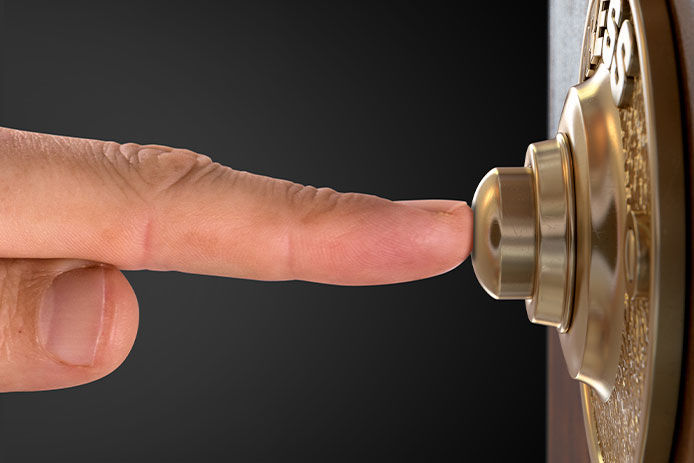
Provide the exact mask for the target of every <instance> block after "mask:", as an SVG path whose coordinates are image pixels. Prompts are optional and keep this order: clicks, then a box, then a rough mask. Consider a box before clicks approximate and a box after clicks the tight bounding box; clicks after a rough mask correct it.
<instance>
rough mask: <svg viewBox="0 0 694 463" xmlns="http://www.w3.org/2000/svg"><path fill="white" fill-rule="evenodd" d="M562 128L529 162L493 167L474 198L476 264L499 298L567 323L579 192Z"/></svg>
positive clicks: (535, 318)
mask: <svg viewBox="0 0 694 463" xmlns="http://www.w3.org/2000/svg"><path fill="white" fill-rule="evenodd" d="M571 171H572V169H571V160H570V155H569V148H568V146H567V144H566V140H565V138H564V136H563V135H559V136H557V137H556V138H555V139H553V140H546V141H543V142H539V143H534V144H532V145H530V146H529V147H528V150H527V153H526V159H525V167H503V168H496V169H492V170H491V171H490V172H489V173H488V174H487V175H486V176H485V177H484V178H483V179H482V181H481V182H480V184H479V186H478V187H477V191H476V192H475V197H474V199H473V200H472V207H473V210H474V214H475V219H474V223H475V231H474V237H473V240H474V243H475V246H474V248H473V255H472V265H473V267H474V269H475V273H476V275H477V279H478V280H479V281H480V283H481V285H482V287H483V288H484V289H485V290H486V291H487V293H489V294H490V295H491V296H492V297H494V298H496V299H525V300H526V309H527V312H528V318H529V319H530V320H531V321H532V322H534V323H540V324H543V325H548V326H555V327H557V328H559V329H560V330H561V331H566V330H567V329H568V325H569V320H570V314H571V311H570V305H571V298H572V292H573V269H574V262H573V260H574V258H573V256H574V249H573V243H574V200H573V178H572V174H571Z"/></svg>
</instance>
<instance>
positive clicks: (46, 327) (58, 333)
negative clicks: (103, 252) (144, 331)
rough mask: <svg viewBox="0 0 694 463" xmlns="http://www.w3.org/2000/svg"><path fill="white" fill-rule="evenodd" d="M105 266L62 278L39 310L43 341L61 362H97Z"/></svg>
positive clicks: (66, 273) (40, 330) (57, 279)
mask: <svg viewBox="0 0 694 463" xmlns="http://www.w3.org/2000/svg"><path fill="white" fill-rule="evenodd" d="M104 298H105V278H104V269H103V268H102V267H91V268H80V269H75V270H70V271H69V272H65V273H63V274H61V275H58V276H57V277H56V278H55V279H54V280H53V282H52V283H51V286H50V287H49V288H48V289H47V290H46V292H45V293H44V296H43V301H42V303H41V307H40V309H39V322H38V323H39V327H38V328H39V340H40V341H41V344H42V345H43V347H44V348H45V349H46V350H47V351H48V352H50V353H51V354H53V355H54V356H55V357H57V359H58V360H60V361H61V362H64V363H67V364H70V365H82V366H89V365H92V364H93V363H94V355H95V354H96V346H97V343H98V341H99V336H100V334H101V326H102V320H103V313H104V305H105V301H104Z"/></svg>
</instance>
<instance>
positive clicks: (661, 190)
mask: <svg viewBox="0 0 694 463" xmlns="http://www.w3.org/2000/svg"><path fill="white" fill-rule="evenodd" d="M615 11H616V14H615ZM604 12H607V14H604ZM589 13H590V14H589V16H588V21H587V26H588V29H587V34H586V36H584V41H583V52H582V63H581V75H582V76H583V77H586V76H588V75H590V74H591V69H590V68H591V67H592V66H594V65H595V63H598V64H599V63H600V61H601V59H602V58H604V56H603V57H598V58H597V59H595V60H594V59H593V58H594V56H591V53H592V46H591V44H593V43H596V38H597V37H598V36H599V35H601V34H605V32H606V28H605V21H606V20H607V26H610V23H609V21H610V18H612V21H615V18H617V22H616V26H617V27H616V28H615V23H614V22H613V23H612V30H611V32H610V33H611V34H612V38H613V39H614V38H616V34H617V32H618V33H619V35H620V40H619V41H618V42H617V47H618V48H619V46H620V44H622V45H623V44H626V45H627V46H633V45H636V46H637V48H638V50H635V49H632V50H631V51H630V50H625V49H620V50H619V52H620V53H621V56H618V55H615V57H616V58H620V59H622V60H623V62H622V63H617V64H620V65H622V68H621V71H624V69H625V68H624V64H625V62H626V61H628V60H629V59H633V58H634V56H636V55H635V54H634V53H636V52H638V59H639V63H638V66H634V67H633V68H632V70H633V71H634V72H633V74H634V75H633V76H632V78H631V80H630V81H629V82H626V83H627V84H628V85H626V86H623V87H622V88H619V86H617V90H618V91H615V85H614V81H613V82H612V83H613V95H614V97H615V103H616V104H618V105H619V106H620V110H619V113H620V114H619V117H620V126H621V132H622V145H623V147H624V178H625V192H626V206H627V210H628V213H629V214H630V218H631V219H632V221H630V222H628V223H627V229H628V230H629V229H631V230H634V229H637V230H638V229H640V230H641V231H642V233H641V234H640V235H641V236H642V237H644V238H648V239H649V245H648V246H647V248H648V249H647V251H648V252H647V253H646V252H645V249H644V247H643V246H640V247H635V248H634V247H632V249H630V250H627V253H626V255H627V256H629V251H632V252H637V255H635V256H634V259H632V261H631V262H630V261H629V259H627V261H626V262H625V267H626V266H627V265H630V264H634V262H635V261H638V262H639V265H640V267H641V269H640V271H641V272H642V273H643V272H644V271H645V269H646V268H647V269H649V270H650V272H649V273H648V275H649V278H648V280H650V281H648V283H647V284H643V283H642V284H640V285H638V284H637V285H636V286H634V285H631V286H629V285H628V286H627V291H626V292H625V294H624V300H625V303H626V304H625V311H624V328H623V331H622V345H621V350H620V357H619V361H618V368H617V374H616V380H615V389H614V391H613V393H612V395H611V396H610V398H609V400H607V401H606V402H603V400H601V399H602V398H601V397H598V395H597V394H596V393H595V391H594V390H591V389H590V388H588V387H586V386H583V387H582V397H583V405H584V412H585V420H586V431H587V437H588V445H589V449H590V453H591V458H592V460H593V461H601V462H602V461H604V462H620V463H621V462H637V461H645V462H661V461H667V460H668V457H669V455H670V448H671V445H672V439H673V431H674V424H675V419H676V409H677V391H678V388H679V373H680V371H679V370H680V360H681V349H682V321H683V311H684V292H685V286H684V250H685V245H684V236H685V235H684V182H683V169H682V163H683V154H682V136H681V132H680V126H681V122H680V112H679V98H678V91H677V79H676V73H675V57H674V49H673V44H672V35H671V30H670V24H669V18H668V11H667V5H666V4H665V2H663V1H657V0H653V1H647V0H644V1H643V2H639V1H637V0H632V1H629V2H627V1H619V0H611V1H609V2H608V1H606V0H595V1H593V2H592V3H591V6H590V12H589ZM619 21H623V22H622V24H621V26H622V28H624V27H625V26H626V27H628V33H629V35H630V37H629V40H621V34H622V30H624V29H622V30H619ZM607 29H609V27H608V28H607ZM614 42H616V41H615V40H613V43H614ZM630 53H631V55H630ZM632 64H633V63H632ZM615 67H616V66H615V62H614V60H613V66H612V68H611V71H612V72H613V73H614V72H615ZM618 71H619V69H618ZM623 77H624V76H623ZM624 83H625V82H624V81H623V82H622V84H624ZM625 88H627V89H629V92H628V94H626V95H625V94H621V93H620V92H621V91H622V90H624V89H625ZM628 244H629V241H627V245H628ZM639 249H641V250H642V251H641V254H640V255H638V250H639ZM636 268H638V266H637V267H636ZM627 273H629V272H627Z"/></svg>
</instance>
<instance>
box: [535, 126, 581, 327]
mask: <svg viewBox="0 0 694 463" xmlns="http://www.w3.org/2000/svg"><path fill="white" fill-rule="evenodd" d="M525 166H526V167H530V168H532V171H533V173H534V175H533V180H534V183H533V186H534V191H535V215H536V217H537V222H536V228H537V234H538V238H537V241H536V246H537V256H538V257H537V266H536V268H535V272H534V274H535V287H534V291H533V294H532V297H531V298H526V300H525V308H526V311H527V313H528V319H529V320H530V321H531V322H533V323H539V324H542V325H548V326H554V327H556V328H558V329H559V331H560V332H562V333H563V332H565V331H566V330H568V329H569V323H570V320H571V303H572V298H573V287H574V285H573V281H574V255H575V250H574V243H575V238H574V236H575V231H574V220H575V219H574V189H573V173H572V170H573V169H572V167H571V155H570V154H569V147H568V144H567V141H566V138H565V137H564V135H562V134H558V135H557V136H556V138H554V139H552V140H546V141H542V142H539V143H533V144H531V145H530V146H528V150H527V152H526V155H525Z"/></svg>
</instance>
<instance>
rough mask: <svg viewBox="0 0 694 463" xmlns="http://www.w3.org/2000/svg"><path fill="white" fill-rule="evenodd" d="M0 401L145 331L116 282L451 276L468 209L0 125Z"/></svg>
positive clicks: (45, 384) (123, 349)
mask: <svg viewBox="0 0 694 463" xmlns="http://www.w3.org/2000/svg"><path fill="white" fill-rule="evenodd" d="M0 185H2V194H1V195H0V217H2V220H0V255H2V256H6V258H3V259H0V347H1V349H0V391H3V392H7V391H29V390H45V389H57V388H63V387H69V386H75V385H78V384H83V383H86V382H90V381H94V380H96V379H98V378H101V377H103V376H105V375H106V374H108V373H110V372H111V371H113V370H114V369H115V368H116V367H117V366H118V365H120V364H121V363H122V362H123V360H124V359H125V357H126V356H127V355H128V353H129V352H130V349H131V347H132V345H133V342H134V340H135V335H136V332H137V325H138V304H137V299H136V297H135V294H134V292H133V290H132V288H131V287H130V284H129V283H128V281H127V280H126V279H125V277H124V276H123V274H122V273H121V272H120V271H119V269H123V270H142V269H148V270H160V271H168V270H177V271H182V272H188V273H200V274H207V275H220V276H228V277H237V278H252V279H258V280H293V279H299V280H307V281H315V282H322V283H330V284H339V285H373V284H386V283H397V282H403V281H408V280H414V279H419V278H425V277H429V276H432V275H437V274H440V273H443V272H446V271H448V270H450V269H452V268H454V267H456V266H457V265H459V264H460V263H461V262H462V261H463V260H464V259H465V258H466V257H467V255H468V254H469V252H470V249H471V246H472V214H471V210H470V208H469V207H468V206H467V204H465V203H463V202H458V201H448V200H420V201H397V202H393V201H389V200H386V199H383V198H379V197H376V196H370V195H364V194H356V193H337V192H335V191H333V190H331V189H327V188H314V187H311V186H302V185H298V184H295V183H292V182H288V181H285V180H277V179H272V178H269V177H264V176H259V175H254V174H250V173H248V172H240V171H236V170H233V169H231V168H229V167H226V166H223V165H220V164H218V163H215V162H212V161H211V159H210V158H209V157H207V156H204V155H200V154H196V153H194V152H192V151H190V150H186V149H178V148H169V147H166V146H161V145H138V144H134V143H126V144H118V143H115V142H105V141H99V140H88V139H81V138H72V137H64V136H54V135H47V134H40V133H32V132H26V131H21V130H14V129H7V128H0Z"/></svg>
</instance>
